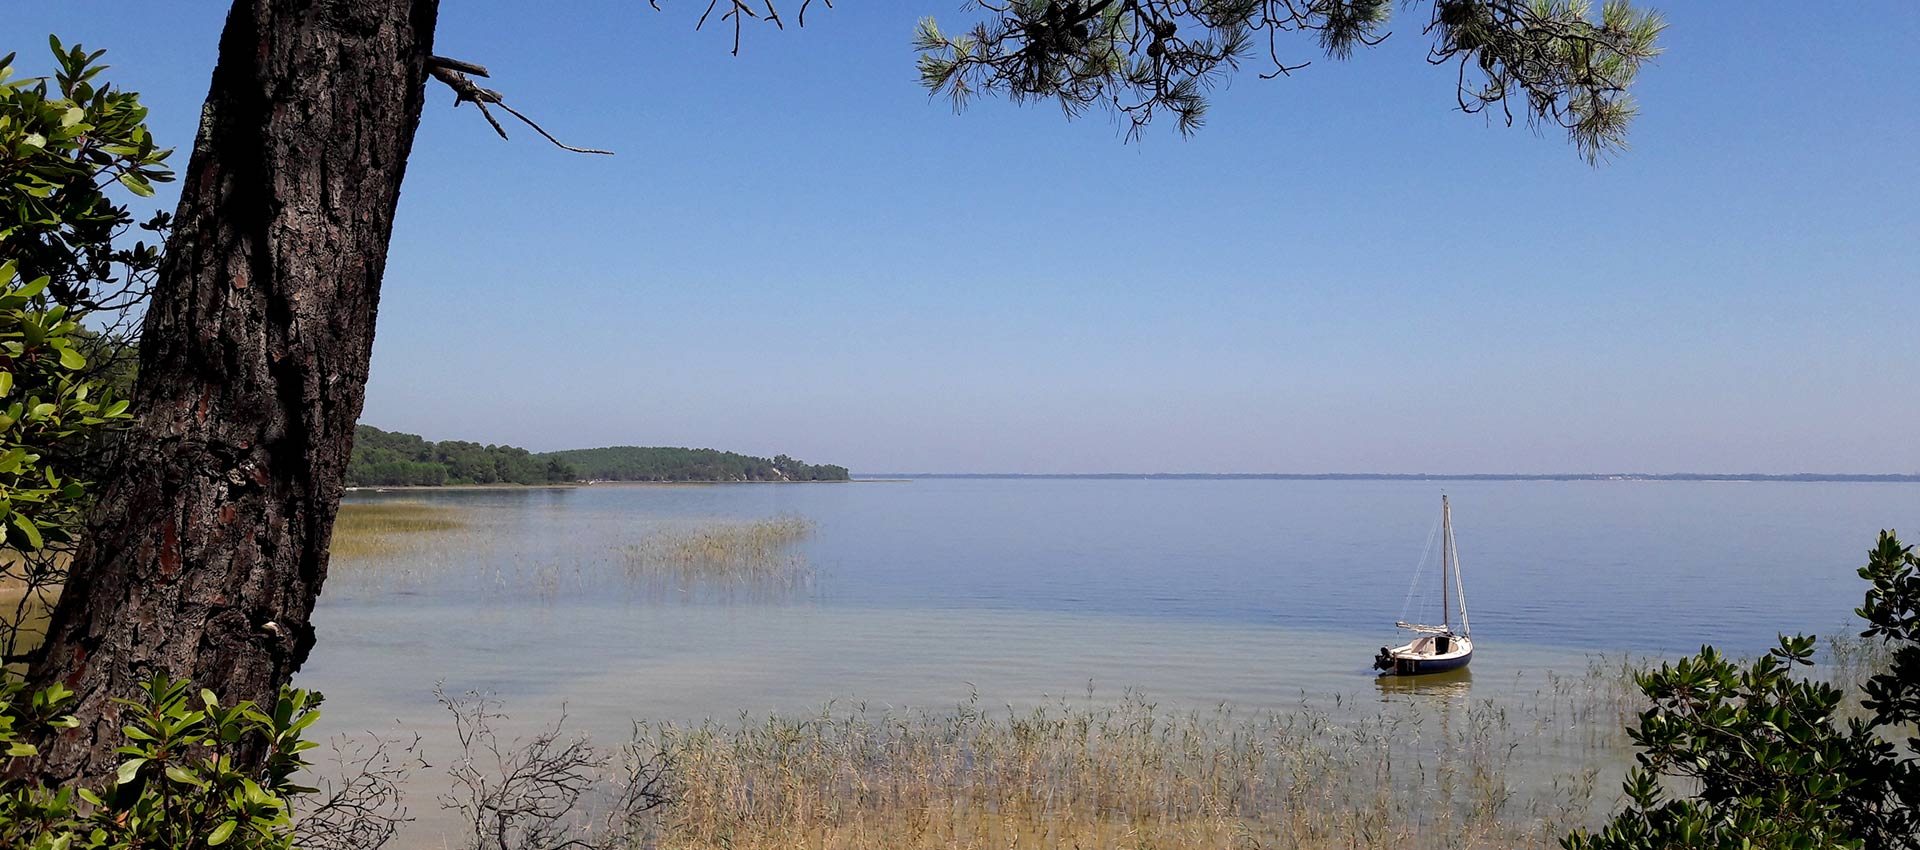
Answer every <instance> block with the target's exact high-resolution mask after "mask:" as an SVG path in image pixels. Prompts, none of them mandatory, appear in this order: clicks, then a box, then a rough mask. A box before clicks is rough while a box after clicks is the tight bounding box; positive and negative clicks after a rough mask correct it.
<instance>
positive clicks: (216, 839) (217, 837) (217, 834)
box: [207, 820, 238, 847]
mask: <svg viewBox="0 0 1920 850" xmlns="http://www.w3.org/2000/svg"><path fill="white" fill-rule="evenodd" d="M237 825H238V824H236V823H235V822H234V821H232V820H228V821H225V822H223V823H221V824H220V825H219V826H216V827H214V828H213V831H212V832H210V833H208V834H207V846H208V847H218V846H220V845H222V844H225V843H227V839H228V838H231V837H233V828H234V827H235V826H237Z"/></svg>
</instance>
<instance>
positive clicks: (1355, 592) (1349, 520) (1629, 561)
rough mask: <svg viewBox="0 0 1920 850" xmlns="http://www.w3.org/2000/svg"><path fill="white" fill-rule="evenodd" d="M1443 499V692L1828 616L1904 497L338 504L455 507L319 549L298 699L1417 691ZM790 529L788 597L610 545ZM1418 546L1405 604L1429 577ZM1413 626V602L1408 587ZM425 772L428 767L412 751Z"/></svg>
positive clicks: (877, 496) (1012, 699)
mask: <svg viewBox="0 0 1920 850" xmlns="http://www.w3.org/2000/svg"><path fill="white" fill-rule="evenodd" d="M1442 492H1445V493H1447V494H1449V495H1450V496H1451V498H1452V501H1453V505H1454V515H1455V531H1456V537H1457V539H1458V545H1459V549H1460V553H1461V558H1462V561H1463V567H1464V576H1465V581H1466V590H1467V596H1468V602H1469V610H1470V614H1471V616H1472V623H1473V627H1474V631H1473V634H1474V637H1475V641H1476V646H1477V652H1476V656H1475V660H1474V664H1473V668H1472V675H1471V678H1470V680H1468V681H1467V682H1466V683H1464V686H1461V684H1460V683H1456V685H1455V686H1453V687H1449V688H1446V689H1442V690H1439V691H1436V692H1435V693H1436V694H1437V696H1429V697H1426V698H1431V699H1441V700H1461V699H1488V700H1508V701H1511V700H1524V699H1525V698H1526V695H1527V694H1529V693H1533V692H1535V691H1536V690H1537V689H1538V688H1539V687H1540V682H1541V677H1542V676H1543V675H1544V674H1545V673H1546V671H1548V670H1560V671H1580V670H1584V669H1585V667H1586V665H1587V663H1588V659H1589V658H1590V657H1591V656H1592V655H1593V654H1596V653H1603V654H1607V655H1612V656H1618V655H1621V654H1635V655H1662V654H1678V653H1685V652H1690V651H1693V650H1695V649H1697V648H1698V647H1699V646H1700V645H1701V644H1702V643H1713V644H1715V645H1717V646H1719V647H1721V648H1722V649H1724V650H1728V651H1731V652H1737V653H1754V652H1759V651H1764V650H1765V649H1766V648H1767V647H1768V646H1770V645H1771V643H1772V641H1773V636H1774V634H1775V633H1776V632H1779V631H1783V630H1784V631H1807V632H1818V633H1831V632H1834V631H1836V630H1838V629H1840V628H1842V627H1844V626H1846V624H1848V623H1849V622H1850V620H1851V611H1852V609H1853V608H1854V607H1855V606H1857V605H1858V604H1859V602H1860V598H1861V595H1862V593H1863V591H1864V585H1863V584H1862V583H1861V582H1860V580H1859V579H1858V578H1857V576H1855V574H1854V571H1855V569H1856V568H1857V567H1858V566H1859V565H1860V564H1861V563H1864V561H1865V553H1866V550H1867V549H1868V547H1869V546H1870V545H1871V544H1872V543H1873V541H1874V536H1875V534H1876V532H1878V531H1879V530H1880V529H1881V528H1885V527H1896V528H1897V527H1902V526H1905V527H1908V528H1911V529H1913V530H1914V531H1915V532H1920V485H1914V484H1805V483H1695V482H1632V481H1614V482H1449V483H1447V484H1445V485H1444V486H1443V485H1439V484H1435V483H1428V482H1340V481H1144V480H915V481H911V482H866V483H860V482H856V483H851V484H811V485H775V484H768V485H716V486H660V487H642V486H597V487H587V488H577V489H559V490H477V491H446V492H431V491H411V492H404V493H385V494H365V493H363V494H354V495H353V496H352V497H351V499H350V501H363V500H376V499H401V500H409V501H422V502H428V503H431V504H435V505H447V506H452V507H457V508H460V509H462V510H464V511H466V512H467V513H466V518H467V522H468V523H469V525H468V526H467V527H466V528H463V529H462V530H460V531H458V532H452V533H445V534H438V535H433V536H431V537H429V538H426V539H425V540H424V541H423V542H422V544H421V545H420V546H419V547H417V548H412V549H408V550H404V551H401V552H398V553H394V554H390V555H384V556H381V557H377V558H363V559H359V560H355V559H336V563H335V565H334V570H333V575H332V577H331V578H330V579H329V581H328V584H327V589H326V593H325V595H324V596H323V597H322V598H321V602H320V607H319V611H318V612H317V614H316V615H315V621H316V625H317V627H318V628H319V631H320V638H319V645H318V647H317V649H316V650H315V651H314V653H313V656H312V659H311V660H310V661H309V662H308V665H307V667H306V669H305V670H304V671H302V673H301V674H300V676H299V677H298V680H297V684H299V685H301V686H304V687H309V688H316V689H319V690H322V691H324V692H326V693H327V694H328V696H329V698H330V699H329V707H328V709H327V711H326V712H325V715H326V716H325V718H324V720H323V722H322V726H323V727H324V729H325V730H328V731H357V730H369V729H370V730H375V731H391V730H393V729H394V728H396V724H397V725H398V726H399V727H406V728H426V727H432V726H437V725H444V722H443V718H444V714H443V712H442V711H441V710H440V709H439V708H438V707H437V706H436V704H435V702H434V699H433V696H432V687H433V685H434V683H435V682H436V681H441V682H444V683H445V687H446V689H447V690H448V691H450V692H460V691H466V690H470V689H471V690H480V691H486V692H490V693H493V694H495V695H497V696H498V697H500V698H501V699H503V700H504V701H505V703H506V706H507V708H508V710H509V711H510V712H513V713H515V715H516V717H528V718H536V719H547V718H550V717H551V716H552V715H553V713H554V712H556V711H557V710H558V709H559V707H560V706H561V705H562V704H563V703H564V704H565V705H566V707H567V711H568V712H569V715H570V717H571V718H572V721H571V722H574V723H575V724H576V725H578V726H579V727H581V728H584V729H587V730H590V731H592V732H593V733H594V734H595V735H596V737H599V736H609V737H614V738H618V737H619V736H620V735H622V734H623V733H624V732H625V730H626V727H627V724H628V721H629V720H631V719H634V718H647V719H671V720H699V719H702V718H706V717H718V718H731V717H736V716H737V715H738V714H739V713H740V712H742V711H747V712H753V713H764V712H767V711H782V712H810V711H815V710H818V709H820V708H821V707H822V706H823V705H826V704H828V703H829V702H834V701H838V702H839V703H840V704H848V703H850V702H865V703H868V704H871V705H882V706H914V707H923V708H936V709H937V708H939V707H941V706H950V705H953V704H955V703H957V702H959V701H961V700H965V699H967V698H969V696H970V695H978V697H979V698H980V700H981V701H982V702H984V703H986V704H989V705H1000V704H1016V705H1018V704H1027V703H1032V702H1035V701H1039V700H1043V699H1047V698H1049V697H1063V696H1064V697H1072V698H1078V699H1087V698H1088V697H1087V696H1086V695H1087V692H1088V690H1089V688H1091V689H1092V691H1093V694H1094V696H1093V699H1096V700H1098V699H1102V698H1118V697H1119V696H1120V695H1121V694H1122V693H1124V692H1125V691H1127V690H1129V689H1132V690H1137V691H1142V692H1145V693H1146V694H1148V695H1150V696H1151V697H1153V698H1155V699H1157V700H1160V701H1163V702H1165V703H1167V704H1171V705H1194V706H1204V705H1210V704H1214V703H1217V702H1222V701H1225V702H1230V703H1233V704H1235V705H1237V706H1240V707H1244V708H1248V709H1253V710H1269V709H1271V710H1283V709H1286V708H1288V707H1290V706H1297V705H1301V704H1303V703H1306V704H1311V705H1316V706H1321V705H1344V704H1348V703H1351V702H1360V703H1366V702H1373V703H1379V702H1382V701H1391V700H1396V699H1416V700H1417V699H1421V698H1423V697H1422V695H1421V693H1420V692H1419V691H1418V690H1415V691H1411V692H1407V691H1401V690H1383V689H1382V688H1381V687H1380V686H1378V685H1376V684H1375V680H1374V677H1373V675H1372V673H1371V670H1370V669H1369V666H1368V665H1369V662H1370V661H1371V658H1372V655H1373V653H1374V651H1375V650H1376V649H1377V648H1378V647H1379V646H1381V645H1382V644H1385V643H1387V642H1389V641H1392V640H1395V638H1396V634H1395V630H1394V629H1393V622H1394V620H1396V619H1398V618H1400V617H1401V616H1403V613H1404V614H1408V615H1418V614H1420V613H1421V606H1420V605H1418V604H1416V605H1414V606H1413V607H1412V608H1408V607H1407V601H1408V596H1409V592H1408V589H1409V582H1410V580H1412V579H1413V577H1414V576H1415V575H1416V570H1415V568H1416V565H1417V564H1419V563H1420V562H1421V559H1422V555H1423V551H1426V549H1427V546H1428V541H1429V539H1430V537H1431V536H1432V535H1433V532H1434V530H1435V526H1436V525H1437V521H1438V518H1439V502H1440V499H1439V497H1440V495H1441V493H1442ZM776 516H797V517H803V518H806V519H808V520H811V521H812V522H813V523H815V525H816V528H815V531H814V532H813V534H812V535H811V536H810V537H809V538H808V539H806V540H805V541H804V542H803V543H801V544H799V546H798V547H797V548H796V550H795V551H796V553H797V554H798V555H799V556H800V557H803V558H804V559H805V560H806V562H807V563H808V564H809V565H810V566H811V567H812V568H813V570H814V571H815V573H816V575H815V577H814V578H813V580H812V581H811V583H810V584H809V585H808V586H806V587H804V588H801V589H799V590H797V591H794V592H790V593H771V594H753V593H745V594H735V595H731V596H721V597H718V598H716V597H714V596H712V595H703V594H687V595H683V594H678V593H661V592H660V591H659V588H657V587H651V588H650V587H646V586H642V585H641V584H638V583H636V582H634V581H633V580H632V579H631V578H630V577H629V576H628V574H627V572H626V570H625V567H624V564H625V559H624V556H623V554H622V550H623V549H624V548H625V547H628V546H631V545H634V544H636V543H639V542H640V541H642V540H643V539H645V538H646V537H647V536H648V535H649V534H651V533H654V532H655V531H657V530H658V529H661V528H663V527H684V526H686V525H688V524H692V523H699V522H705V521H712V520H725V519H762V518H768V517H776ZM1437 557H1438V554H1437V550H1436V551H1434V552H1431V553H1430V554H1429V557H1428V559H1427V561H1426V566H1425V568H1424V569H1423V570H1421V574H1422V575H1423V576H1424V579H1423V580H1424V585H1423V587H1424V589H1425V590H1427V591H1431V590H1432V589H1433V587H1434V585H1435V583H1436V579H1437V574H1438V566H1437V561H1435V560H1434V559H1435V558H1437ZM1417 598H1418V600H1419V601H1425V602H1430V603H1431V604H1429V605H1427V606H1426V608H1427V610H1431V608H1432V607H1433V606H1434V605H1437V600H1435V599H1434V598H1433V597H1431V594H1430V593H1427V594H1420V595H1418V597H1417ZM430 756H431V754H430Z"/></svg>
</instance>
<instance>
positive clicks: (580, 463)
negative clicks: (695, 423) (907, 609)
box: [346, 425, 847, 487]
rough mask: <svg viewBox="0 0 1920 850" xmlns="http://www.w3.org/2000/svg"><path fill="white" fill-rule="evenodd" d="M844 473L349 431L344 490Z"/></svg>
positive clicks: (702, 455)
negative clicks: (540, 450)
mask: <svg viewBox="0 0 1920 850" xmlns="http://www.w3.org/2000/svg"><path fill="white" fill-rule="evenodd" d="M845 480H847V468H846V467H844V466H835V465H833V464H809V463H803V462H801V461H798V460H794V459H793V458H790V457H788V456H786V455H779V456H777V457H774V458H764V457H753V456H751V455H743V454H736V453H734V452H723V451H717V450H715V449H688V448H672V447H641V446H615V447H610V448H600V449H571V450H567V451H558V452H547V453H544V454H538V453H534V452H530V451H527V450H526V449H523V448H519V447H517V446H505V445H490V444H489V445H483V444H480V443H471V442H466V441H464V440H446V441H442V442H433V441H431V440H427V439H424V438H422V437H420V436H418V435H415V434H401V433H396V432H393V431H382V430H380V429H379V428H375V427H373V426H371V425H360V426H358V427H357V428H355V429H354V439H353V456H352V458H351V460H350V461H349V462H348V464H347V480H346V483H347V486H349V487H441V486H462V485H475V484H566V483H573V482H578V481H845Z"/></svg>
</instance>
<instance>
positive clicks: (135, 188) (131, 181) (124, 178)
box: [120, 171, 153, 198]
mask: <svg viewBox="0 0 1920 850" xmlns="http://www.w3.org/2000/svg"><path fill="white" fill-rule="evenodd" d="M120 185H122V186H125V187H127V189H129V190H131V191H132V192H133V193H134V194H136V195H139V196H140V197H142V198H151V197H153V184H151V183H148V182H147V179H146V178H145V177H141V176H140V175H138V174H135V173H133V172H131V171H127V172H122V173H121V174H120Z"/></svg>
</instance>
